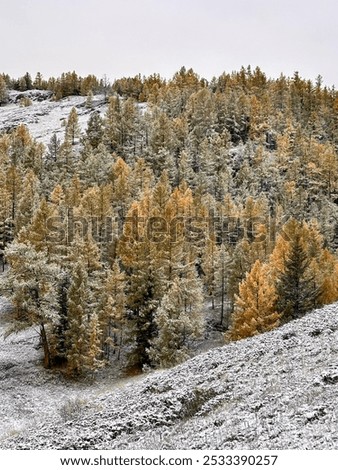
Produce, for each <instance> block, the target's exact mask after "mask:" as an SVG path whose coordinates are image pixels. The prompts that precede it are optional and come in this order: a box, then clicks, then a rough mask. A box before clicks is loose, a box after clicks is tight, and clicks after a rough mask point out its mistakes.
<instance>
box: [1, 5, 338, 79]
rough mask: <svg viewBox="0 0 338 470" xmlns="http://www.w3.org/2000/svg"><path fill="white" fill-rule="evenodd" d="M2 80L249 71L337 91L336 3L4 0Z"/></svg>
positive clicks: (210, 73) (337, 18) (337, 24)
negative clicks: (298, 77) (310, 82)
mask: <svg viewBox="0 0 338 470" xmlns="http://www.w3.org/2000/svg"><path fill="white" fill-rule="evenodd" d="M0 44H1V52H0V72H3V73H8V74H9V75H11V76H13V77H19V76H22V75H23V74H24V73H25V72H27V71H28V72H30V73H31V75H32V76H33V78H34V76H35V74H36V72H37V71H40V72H41V73H42V74H43V76H44V77H46V78H47V77H48V76H51V75H54V76H56V75H60V74H61V73H62V72H67V71H72V70H75V71H76V72H77V73H78V74H80V75H87V74H89V73H93V74H95V75H97V76H98V77H99V78H100V77H102V76H103V75H104V74H106V75H107V76H108V77H109V78H110V79H111V80H113V79H114V78H119V77H122V76H134V75H136V74H137V73H141V75H149V74H151V73H160V74H161V75H162V76H163V77H168V78H170V77H171V76H172V75H173V74H174V73H175V72H176V71H178V70H179V69H180V67H181V66H182V65H184V66H185V67H187V68H190V67H192V68H193V69H194V70H195V71H196V72H197V73H198V74H199V75H200V76H203V77H205V78H208V79H210V78H211V77H212V76H218V75H220V74H221V73H222V72H223V71H226V72H231V71H233V70H239V69H240V67H241V66H242V65H244V66H245V67H246V66H247V65H249V64H250V65H251V66H252V67H253V68H254V67H255V66H257V65H258V66H259V67H260V68H261V69H262V70H263V71H264V72H265V73H266V74H267V75H268V76H271V77H278V76H279V75H280V73H281V72H283V73H284V74H285V75H287V76H292V75H293V73H294V72H295V71H296V70H297V71H299V73H300V74H301V76H302V77H303V78H309V79H315V78H316V76H317V75H319V74H320V75H322V76H323V78H324V82H325V84H327V85H329V86H331V85H335V86H336V87H338V61H337V46H338V2H337V0H320V1H318V0H316V1H314V0H293V1H292V0H231V1H230V0H0Z"/></svg>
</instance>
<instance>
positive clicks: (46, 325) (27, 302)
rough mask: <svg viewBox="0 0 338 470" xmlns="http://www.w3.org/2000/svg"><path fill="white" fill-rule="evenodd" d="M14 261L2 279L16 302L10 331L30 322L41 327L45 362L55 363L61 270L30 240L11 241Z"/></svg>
mask: <svg viewBox="0 0 338 470" xmlns="http://www.w3.org/2000/svg"><path fill="white" fill-rule="evenodd" d="M5 255H6V258H7V260H8V262H9V263H10V265H11V269H10V270H9V273H8V275H7V276H6V277H5V278H3V279H2V286H1V290H2V291H3V292H5V294H6V296H7V297H8V298H9V299H10V301H11V302H12V304H13V305H14V312H13V321H12V325H11V328H10V330H9V332H8V333H9V334H10V333H12V332H17V331H19V330H22V329H26V328H28V327H30V326H37V327H38V328H39V336H40V341H41V344H42V346H43V352H44V359H43V361H44V365H45V367H51V366H52V365H53V362H54V360H55V359H56V358H55V355H56V354H57V351H56V352H55V351H54V355H53V351H52V346H53V344H55V343H56V339H55V337H54V331H55V328H56V327H57V325H58V324H59V314H58V282H59V280H60V277H61V271H60V270H59V268H58V267H57V266H56V265H55V264H52V263H49V261H48V258H47V256H46V254H45V253H43V252H38V251H36V250H35V248H34V247H33V246H32V245H31V244H29V243H16V242H14V243H12V244H11V245H10V246H9V247H8V248H7V249H6V251H5Z"/></svg>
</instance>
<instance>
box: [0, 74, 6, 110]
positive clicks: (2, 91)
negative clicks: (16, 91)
mask: <svg viewBox="0 0 338 470" xmlns="http://www.w3.org/2000/svg"><path fill="white" fill-rule="evenodd" d="M7 97H8V90H7V84H6V82H5V80H4V79H3V77H2V76H1V75H0V106H1V105H2V104H5V103H6V101H7Z"/></svg>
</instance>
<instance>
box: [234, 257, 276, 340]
mask: <svg viewBox="0 0 338 470" xmlns="http://www.w3.org/2000/svg"><path fill="white" fill-rule="evenodd" d="M276 298H277V295H276V290H275V286H274V284H273V282H272V279H271V274H270V272H269V266H268V265H265V264H262V263H261V262H260V261H259V260H257V261H256V262H255V264H254V265H253V267H252V269H251V271H250V272H249V273H247V275H246V277H245V279H244V280H243V281H242V282H241V284H240V286H239V295H238V296H236V300H235V312H234V315H233V321H232V325H231V330H230V337H231V338H232V339H234V340H237V339H242V338H247V337H248V336H253V335H256V334H259V333H264V332H265V331H269V330H271V329H273V328H275V327H276V326H278V324H279V315H278V313H277V312H276V309H275V302H276Z"/></svg>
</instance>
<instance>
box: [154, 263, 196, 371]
mask: <svg viewBox="0 0 338 470" xmlns="http://www.w3.org/2000/svg"><path fill="white" fill-rule="evenodd" d="M202 299H203V295H202V291H201V285H200V284H199V282H198V280H197V277H196V276H195V275H194V273H193V271H190V272H189V274H188V275H187V277H186V278H183V279H179V278H175V279H174V280H173V281H172V283H171V286H170V288H169V290H168V292H167V293H166V294H165V295H164V297H163V298H162V301H161V304H160V306H159V308H158V309H157V311H156V313H155V325H156V329H157V335H156V337H155V338H154V339H153V340H152V341H151V342H150V349H149V356H150V358H151V360H152V362H153V363H154V364H156V365H159V366H160V367H170V366H173V365H175V364H178V363H180V362H182V361H184V360H185V359H187V358H188V357H189V344H188V342H189V341H191V340H193V339H196V338H198V337H199V336H201V334H202V332H203V326H204V325H203V315H202Z"/></svg>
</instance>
